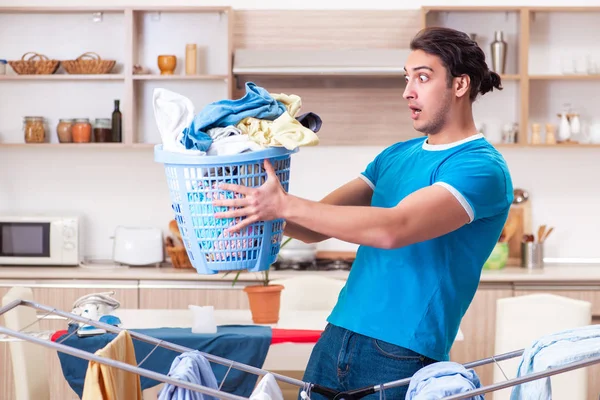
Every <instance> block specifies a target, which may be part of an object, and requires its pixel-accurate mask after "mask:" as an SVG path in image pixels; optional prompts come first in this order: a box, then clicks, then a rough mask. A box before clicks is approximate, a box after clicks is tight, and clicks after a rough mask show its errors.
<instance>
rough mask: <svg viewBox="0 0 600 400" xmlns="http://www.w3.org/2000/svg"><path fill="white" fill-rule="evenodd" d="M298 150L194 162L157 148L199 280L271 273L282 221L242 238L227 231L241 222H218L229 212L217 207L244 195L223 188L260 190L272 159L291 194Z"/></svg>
mask: <svg viewBox="0 0 600 400" xmlns="http://www.w3.org/2000/svg"><path fill="white" fill-rule="evenodd" d="M296 151H297V149H296V150H287V149H285V148H280V147H273V148H268V149H264V150H258V151H252V152H247V153H241V154H235V155H231V156H192V155H187V154H183V153H176V152H170V151H165V150H163V146H162V144H158V145H156V146H155V147H154V160H155V161H156V162H159V163H162V164H164V166H165V173H166V176H167V185H168V187H169V193H170V197H171V204H172V208H173V211H174V214H175V220H176V221H177V225H178V226H179V232H180V233H181V237H182V239H183V244H184V246H185V248H186V251H187V254H188V257H189V259H190V262H191V263H192V265H193V266H194V268H195V269H196V271H197V272H198V273H199V274H205V275H209V274H216V273H218V272H219V271H231V270H249V271H252V272H256V271H264V270H267V269H269V267H270V265H271V264H273V263H274V262H275V259H276V258H277V254H278V253H279V248H280V245H281V240H282V237H283V223H284V221H283V220H282V219H278V220H274V221H266V222H265V221H257V222H255V223H253V224H251V225H249V226H247V227H245V228H244V229H242V230H241V231H239V232H235V233H232V234H231V235H227V234H226V233H225V232H224V231H225V229H226V228H227V227H229V226H232V225H234V224H235V223H236V222H238V221H239V218H235V219H234V218H227V219H225V218H215V217H214V213H215V212H220V211H225V210H226V207H215V206H213V204H212V201H213V199H216V198H231V199H232V198H234V197H241V196H242V195H240V194H237V193H233V192H228V191H224V190H220V189H219V188H218V186H219V184H221V183H234V184H239V185H244V186H250V187H258V186H260V185H262V184H263V183H264V182H265V180H266V179H267V173H266V171H265V170H264V166H263V162H264V160H265V159H269V160H270V162H271V164H272V165H273V168H274V169H275V173H276V174H277V177H278V178H279V180H280V182H281V185H282V186H283V188H284V190H285V191H286V192H287V191H288V187H289V178H290V161H291V154H292V153H295V152H296Z"/></svg>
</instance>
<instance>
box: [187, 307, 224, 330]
mask: <svg viewBox="0 0 600 400" xmlns="http://www.w3.org/2000/svg"><path fill="white" fill-rule="evenodd" d="M188 308H189V309H190V310H191V311H192V314H193V315H194V319H193V323H192V333H217V322H216V320H215V308H214V307H213V306H204V307H202V306H194V305H191V304H190V305H188Z"/></svg>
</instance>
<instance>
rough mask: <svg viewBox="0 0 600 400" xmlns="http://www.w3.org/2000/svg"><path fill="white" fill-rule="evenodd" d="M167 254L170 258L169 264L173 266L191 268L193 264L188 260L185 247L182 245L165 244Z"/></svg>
mask: <svg viewBox="0 0 600 400" xmlns="http://www.w3.org/2000/svg"><path fill="white" fill-rule="evenodd" d="M166 249H167V254H168V255H169V257H170V258H171V264H173V267H175V268H182V269H188V268H191V269H193V268H194V266H193V265H192V263H191V262H190V259H189V257H188V255H187V252H186V250H185V247H183V246H166Z"/></svg>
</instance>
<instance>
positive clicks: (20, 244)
mask: <svg viewBox="0 0 600 400" xmlns="http://www.w3.org/2000/svg"><path fill="white" fill-rule="evenodd" d="M81 238H82V236H81V229H80V220H79V218H78V217H60V216H14V215H13V216H4V215H0V266H1V265H48V266H53V265H56V266H62V265H64V266H68V265H79V264H80V263H81Z"/></svg>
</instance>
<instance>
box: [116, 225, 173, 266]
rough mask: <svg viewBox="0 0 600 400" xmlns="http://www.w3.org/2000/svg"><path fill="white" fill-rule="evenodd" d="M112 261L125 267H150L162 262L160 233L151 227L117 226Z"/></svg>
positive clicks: (162, 253) (161, 238)
mask: <svg viewBox="0 0 600 400" xmlns="http://www.w3.org/2000/svg"><path fill="white" fill-rule="evenodd" d="M113 260H114V261H115V262H118V263H122V264H127V265H150V264H157V263H160V262H162V261H163V260H164V252H163V236H162V231H161V230H160V229H158V228H152V227H127V226H118V227H117V228H116V230H115V236H114V247H113Z"/></svg>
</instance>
